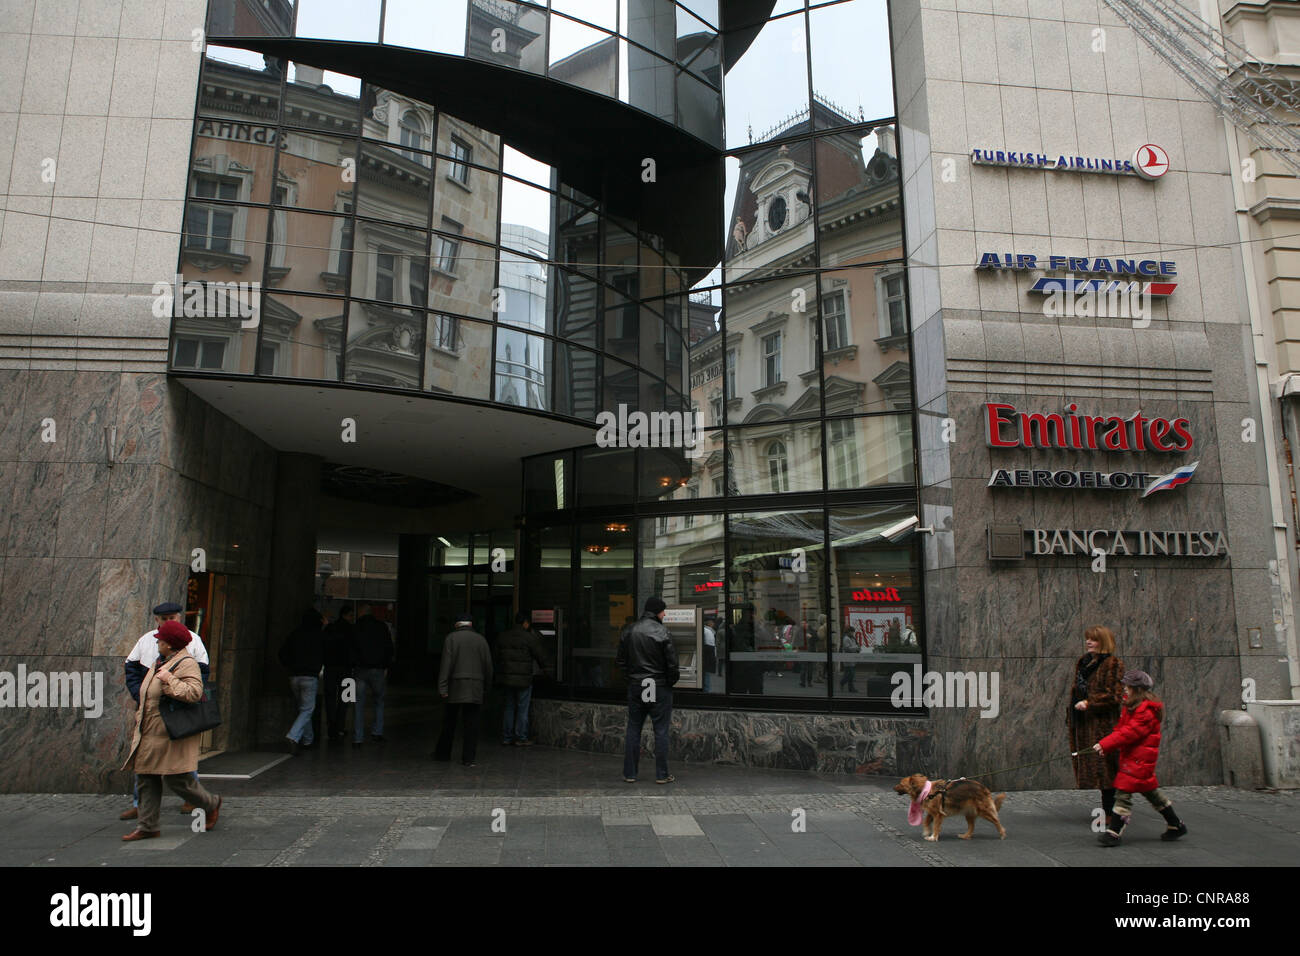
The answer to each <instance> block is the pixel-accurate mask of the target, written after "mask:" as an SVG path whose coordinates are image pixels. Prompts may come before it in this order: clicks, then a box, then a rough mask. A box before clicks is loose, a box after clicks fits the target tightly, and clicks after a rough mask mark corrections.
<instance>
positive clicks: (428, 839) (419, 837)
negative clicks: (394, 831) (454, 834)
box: [397, 827, 447, 852]
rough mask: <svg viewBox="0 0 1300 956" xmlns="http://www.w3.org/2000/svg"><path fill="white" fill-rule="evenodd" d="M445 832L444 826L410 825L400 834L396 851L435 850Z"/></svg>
mask: <svg viewBox="0 0 1300 956" xmlns="http://www.w3.org/2000/svg"><path fill="white" fill-rule="evenodd" d="M446 832H447V828H446V827H411V828H410V829H408V830H406V832H404V833H403V834H402V837H401V839H400V840H399V841H398V844H397V851H398V852H400V851H403V850H430V851H432V850H436V849H437V848H438V844H439V843H440V842H441V841H442V835H443V834H444V833H446Z"/></svg>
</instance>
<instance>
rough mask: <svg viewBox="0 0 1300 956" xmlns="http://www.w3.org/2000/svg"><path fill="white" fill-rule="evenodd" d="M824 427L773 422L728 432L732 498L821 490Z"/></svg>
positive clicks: (812, 422) (814, 422)
mask: <svg viewBox="0 0 1300 956" xmlns="http://www.w3.org/2000/svg"><path fill="white" fill-rule="evenodd" d="M821 442H822V436H821V423H820V422H818V421H817V420H816V419H811V420H802V421H780V420H777V421H772V422H768V423H766V424H762V425H752V426H749V427H746V428H729V429H728V430H727V455H728V458H729V459H730V462H731V467H730V470H729V472H728V476H727V477H728V481H729V482H730V483H731V485H730V490H729V492H728V493H729V494H737V495H769V494H770V495H780V494H787V493H789V492H795V491H820V490H821V488H822V454H821Z"/></svg>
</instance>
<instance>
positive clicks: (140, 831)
mask: <svg viewBox="0 0 1300 956" xmlns="http://www.w3.org/2000/svg"><path fill="white" fill-rule="evenodd" d="M189 642H190V632H189V629H188V628H186V627H185V625H184V624H182V623H181V622H180V621H164V622H163V623H162V626H160V627H159V628H158V662H157V663H156V664H155V665H154V666H153V668H151V669H150V670H149V672H148V673H147V674H145V676H144V679H143V680H142V681H141V683H140V706H139V707H138V708H137V710H136V714H135V738H134V739H133V740H132V742H131V753H130V754H129V755H128V756H127V758H126V763H125V764H123V765H122V769H123V770H134V771H135V772H136V774H137V776H139V778H140V816H139V819H138V822H137V824H136V829H135V830H134V831H133V832H131V833H128V834H127V835H126V836H124V837H122V839H123V840H125V841H127V842H130V841H132V840H148V839H152V838H153V837H156V836H158V834H159V830H158V811H159V807H160V806H161V804H162V785H163V781H164V780H165V781H166V782H167V786H169V787H171V789H172V790H173V791H174V792H175V793H176V794H178V795H179V796H181V797H182V798H184V799H185V800H186V801H187V802H188V803H192V804H194V806H196V807H200V808H202V810H203V812H204V814H205V818H206V822H207V829H209V830H211V829H212V828H213V827H214V826H216V824H217V813H218V811H219V810H220V809H221V798H220V797H215V796H213V795H212V794H210V793H209V792H208V791H207V790H205V789H204V788H203V786H202V785H201V784H200V783H199V782H198V780H197V778H195V777H193V776H191V774H192V773H193V772H195V771H197V770H198V768H199V735H198V734H194V735H192V736H189V737H182V738H181V739H180V740H172V739H171V737H169V736H168V735H167V725H166V724H165V723H163V718H162V712H161V711H160V710H159V704H160V703H161V702H162V699H163V698H164V697H172V698H174V699H176V700H179V701H183V702H184V703H193V702H194V701H196V700H198V699H199V698H200V697H202V696H203V675H202V674H201V672H200V671H199V665H198V662H197V661H195V660H194V658H193V657H191V656H190V654H189V652H188V651H187V650H186V649H185V646H186V645H187V644H189Z"/></svg>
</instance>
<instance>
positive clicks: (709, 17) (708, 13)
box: [677, 0, 719, 28]
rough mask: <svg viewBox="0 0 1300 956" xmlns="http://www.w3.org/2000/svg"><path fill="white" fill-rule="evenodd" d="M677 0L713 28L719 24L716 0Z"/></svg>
mask: <svg viewBox="0 0 1300 956" xmlns="http://www.w3.org/2000/svg"><path fill="white" fill-rule="evenodd" d="M677 2H678V4H679V5H680V6H683V7H685V8H686V9H687V10H690V11H691V12H692V13H694V14H695V15H696V16H697V17H699V18H700V19H701V20H704V21H706V22H707V23H709V24H710V25H711V26H713V27H715V28H716V27H717V26H719V23H718V0H677Z"/></svg>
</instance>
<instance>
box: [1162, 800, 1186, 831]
mask: <svg viewBox="0 0 1300 956" xmlns="http://www.w3.org/2000/svg"><path fill="white" fill-rule="evenodd" d="M1160 815H1161V816H1162V817H1164V818H1165V823H1167V824H1169V828H1168V829H1167V830H1165V832H1164V833H1162V834H1160V839H1162V840H1177V839H1178V838H1179V837H1181V836H1186V835H1187V824H1186V823H1184V822H1183V821H1182V820H1179V819H1178V814H1176V813H1174V805H1173V804H1172V803H1171V804H1170V805H1169V806H1167V807H1165V808H1164V809H1163V810H1161V811H1160Z"/></svg>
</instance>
